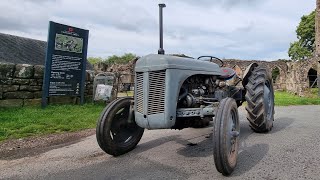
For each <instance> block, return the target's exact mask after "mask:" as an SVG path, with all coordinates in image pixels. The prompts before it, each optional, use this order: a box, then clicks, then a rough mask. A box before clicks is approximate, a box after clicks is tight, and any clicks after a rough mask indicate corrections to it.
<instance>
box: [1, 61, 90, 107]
mask: <svg viewBox="0 0 320 180" xmlns="http://www.w3.org/2000/svg"><path fill="white" fill-rule="evenodd" d="M44 69H45V68H44V66H42V65H28V64H8V63H0V107H21V106H28V105H36V106H40V105H41V97H42V85H43V76H44ZM93 78H94V74H93V72H92V71H87V74H86V88H85V97H86V99H87V101H90V100H91V99H92V92H93ZM78 101H79V100H78V99H77V98H68V97H53V98H49V103H77V102H78Z"/></svg>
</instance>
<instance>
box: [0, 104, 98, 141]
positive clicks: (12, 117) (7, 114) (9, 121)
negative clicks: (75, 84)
mask: <svg viewBox="0 0 320 180" xmlns="http://www.w3.org/2000/svg"><path fill="white" fill-rule="evenodd" d="M103 108H104V106H103V105H93V104H85V105H83V106H80V105H60V106H58V105H56V106H48V107H47V108H46V109H41V108H40V107H39V108H38V107H23V108H10V109H7V108H6V109H0V141H3V140H6V139H11V138H13V139H16V138H22V137H28V136H36V135H44V134H51V133H60V132H66V131H67V132H72V131H79V130H83V129H88V128H95V126H96V122H97V119H98V117H99V115H100V113H101V111H102V109H103Z"/></svg>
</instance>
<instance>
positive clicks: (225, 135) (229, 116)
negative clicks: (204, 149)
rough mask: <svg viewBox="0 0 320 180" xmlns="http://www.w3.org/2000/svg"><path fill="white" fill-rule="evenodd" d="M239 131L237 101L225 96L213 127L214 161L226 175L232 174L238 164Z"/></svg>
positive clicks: (217, 167)
mask: <svg viewBox="0 0 320 180" xmlns="http://www.w3.org/2000/svg"><path fill="white" fill-rule="evenodd" d="M239 133H240V125H239V115H238V108H237V103H236V101H235V100H234V99H232V98H225V99H223V100H221V102H220V103H219V107H218V111H217V114H216V117H215V121H214V128H213V157H214V163H215V166H216V169H217V170H218V171H219V172H220V173H222V174H223V175H225V176H228V175H230V174H231V173H232V172H233V170H234V168H235V167H236V164H237V157H238V147H239Z"/></svg>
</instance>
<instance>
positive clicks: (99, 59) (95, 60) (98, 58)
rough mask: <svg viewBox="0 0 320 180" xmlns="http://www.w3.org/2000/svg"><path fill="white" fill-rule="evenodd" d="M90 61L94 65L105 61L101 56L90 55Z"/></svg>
mask: <svg viewBox="0 0 320 180" xmlns="http://www.w3.org/2000/svg"><path fill="white" fill-rule="evenodd" d="M88 61H89V62H90V63H91V64H92V65H93V64H97V63H99V62H102V61H104V60H103V59H102V58H101V57H88Z"/></svg>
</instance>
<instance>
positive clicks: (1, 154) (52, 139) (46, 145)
mask: <svg viewBox="0 0 320 180" xmlns="http://www.w3.org/2000/svg"><path fill="white" fill-rule="evenodd" d="M93 134H95V129H87V130H83V131H79V132H69V133H61V134H50V135H45V136H39V137H28V138H21V139H13V140H7V141H3V142H0V159H6V160H10V159H18V158H23V157H27V156H29V157H30V156H35V155H37V154H40V153H44V152H46V151H49V150H51V149H56V148H59V147H63V146H67V145H69V144H73V143H76V142H79V140H81V139H82V138H84V137H87V136H90V135H93Z"/></svg>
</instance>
